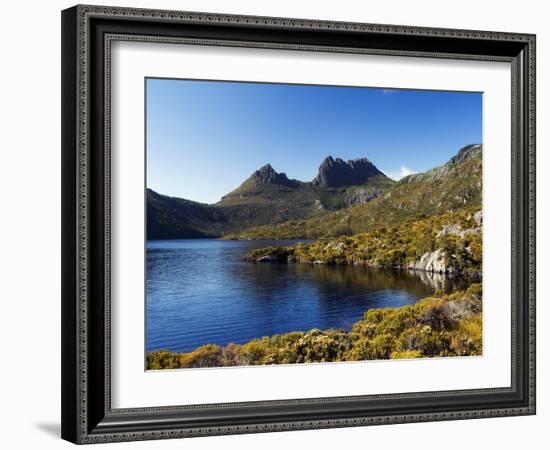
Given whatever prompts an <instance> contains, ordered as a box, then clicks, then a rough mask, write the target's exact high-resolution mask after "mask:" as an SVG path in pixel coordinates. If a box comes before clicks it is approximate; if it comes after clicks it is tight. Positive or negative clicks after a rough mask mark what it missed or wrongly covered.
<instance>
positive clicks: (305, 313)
mask: <svg viewBox="0 0 550 450" xmlns="http://www.w3.org/2000/svg"><path fill="white" fill-rule="evenodd" d="M294 242H297V241H221V240H215V239H185V240H172V241H149V242H148V243H147V351H153V350H159V349H169V350H172V351H176V352H187V351H191V350H194V349H195V348H197V347H199V346H201V345H204V344H208V343H214V344H219V345H226V344H228V343H230V342H235V343H243V342H246V341H249V340H251V339H254V338H257V337H262V336H270V335H273V334H277V333H285V332H288V331H297V330H301V331H306V330H310V329H312V328H320V329H327V328H343V329H349V328H350V327H351V324H352V323H353V322H355V321H357V320H359V319H361V318H362V317H363V314H364V313H365V311H367V310H368V309H370V308H382V307H393V306H401V305H405V304H410V303H415V302H416V301H417V300H419V299H420V298H422V297H425V296H426V295H429V294H430V293H432V292H433V291H434V290H435V288H436V287H437V288H439V289H444V290H447V291H450V290H452V289H454V288H456V287H464V286H463V285H462V284H464V283H467V281H464V280H462V281H461V282H460V283H461V286H457V285H456V283H458V282H457V281H455V280H450V279H446V278H444V277H442V276H437V277H434V276H428V275H427V274H425V273H416V274H415V273H411V272H404V271H391V270H383V269H369V268H364V267H335V266H323V265H310V264H270V263H263V264H255V263H250V262H246V261H244V260H243V255H244V254H245V253H246V252H247V251H248V250H250V249H252V248H257V247H265V246H268V245H289V244H292V243H294Z"/></svg>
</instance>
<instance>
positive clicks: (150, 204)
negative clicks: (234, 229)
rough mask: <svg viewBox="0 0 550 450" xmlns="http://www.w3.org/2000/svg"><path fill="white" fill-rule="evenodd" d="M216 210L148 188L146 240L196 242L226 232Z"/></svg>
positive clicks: (221, 214)
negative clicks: (190, 240) (191, 240)
mask: <svg viewBox="0 0 550 450" xmlns="http://www.w3.org/2000/svg"><path fill="white" fill-rule="evenodd" d="M230 229H231V228H230V227H228V226H227V217H226V216H225V214H224V213H223V211H220V210H219V209H218V208H216V207H214V206H210V205H206V204H204V203H197V202H192V201H190V200H185V199H182V198H177V197H168V196H166V195H161V194H158V193H156V192H155V191H153V190H151V189H147V239H196V238H207V237H215V236H219V235H220V234H221V233H224V232H229V231H230Z"/></svg>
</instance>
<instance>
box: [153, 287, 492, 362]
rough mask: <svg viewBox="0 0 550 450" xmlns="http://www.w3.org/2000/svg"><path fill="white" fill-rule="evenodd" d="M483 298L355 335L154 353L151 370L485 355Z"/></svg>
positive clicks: (382, 322)
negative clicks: (183, 351)
mask: <svg viewBox="0 0 550 450" xmlns="http://www.w3.org/2000/svg"><path fill="white" fill-rule="evenodd" d="M481 297H482V289H481V284H472V285H471V286H470V287H469V288H468V289H467V290H465V291H457V292H453V293H451V294H436V295H434V296H432V297H428V298H425V299H423V300H420V301H419V302H418V303H416V304H414V305H407V306H402V307H399V308H384V309H372V310H369V311H368V312H367V313H365V316H364V318H363V319H362V320H360V321H358V322H356V323H355V324H354V325H353V327H352V329H351V330H350V331H349V332H346V331H343V330H325V331H321V330H317V329H314V330H310V331H308V332H301V331H295V332H290V333H286V334H280V335H274V336H271V337H263V338H261V339H254V340H252V341H250V342H247V343H245V344H242V345H239V344H228V345H227V346H225V347H220V346H217V345H213V344H208V345H204V346H202V347H199V348H198V349H196V350H194V351H193V352H189V353H174V352H170V351H165V350H161V351H157V352H151V353H148V355H147V369H149V370H157V369H178V368H200V367H228V366H243V365H265V364H293V363H314V362H331V361H362V360H372V359H403V358H424V357H443V356H474V355H481V354H482V298H481Z"/></svg>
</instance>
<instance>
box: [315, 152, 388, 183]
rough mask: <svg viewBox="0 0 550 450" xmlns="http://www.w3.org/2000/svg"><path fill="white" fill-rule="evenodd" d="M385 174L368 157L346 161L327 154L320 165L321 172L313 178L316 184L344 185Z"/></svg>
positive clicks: (365, 180)
mask: <svg viewBox="0 0 550 450" xmlns="http://www.w3.org/2000/svg"><path fill="white" fill-rule="evenodd" d="M377 175H382V176H384V174H383V173H382V172H380V171H379V170H378V169H377V168H376V166H375V165H374V164H373V163H372V162H370V161H369V159H368V158H357V159H352V160H349V161H347V162H346V161H344V160H343V159H341V158H336V159H334V158H333V157H332V156H327V157H326V158H325V159H324V160H323V162H322V163H321V165H320V166H319V172H318V174H317V176H316V177H315V178H314V179H313V181H312V183H313V185H315V186H322V187H343V186H352V185H355V184H365V183H366V182H367V181H368V180H369V179H370V178H371V177H373V176H377Z"/></svg>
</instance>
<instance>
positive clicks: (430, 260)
mask: <svg viewBox="0 0 550 450" xmlns="http://www.w3.org/2000/svg"><path fill="white" fill-rule="evenodd" d="M446 261H447V257H446V254H445V251H444V250H443V249H441V248H438V249H437V250H436V251H434V252H430V253H424V254H423V255H422V257H421V258H420V259H419V260H418V261H415V262H414V263H412V264H410V265H409V266H407V268H408V269H412V270H424V271H426V272H430V273H442V274H443V273H445V274H454V273H455V270H454V268H453V267H451V266H448V265H447V263H446Z"/></svg>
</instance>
